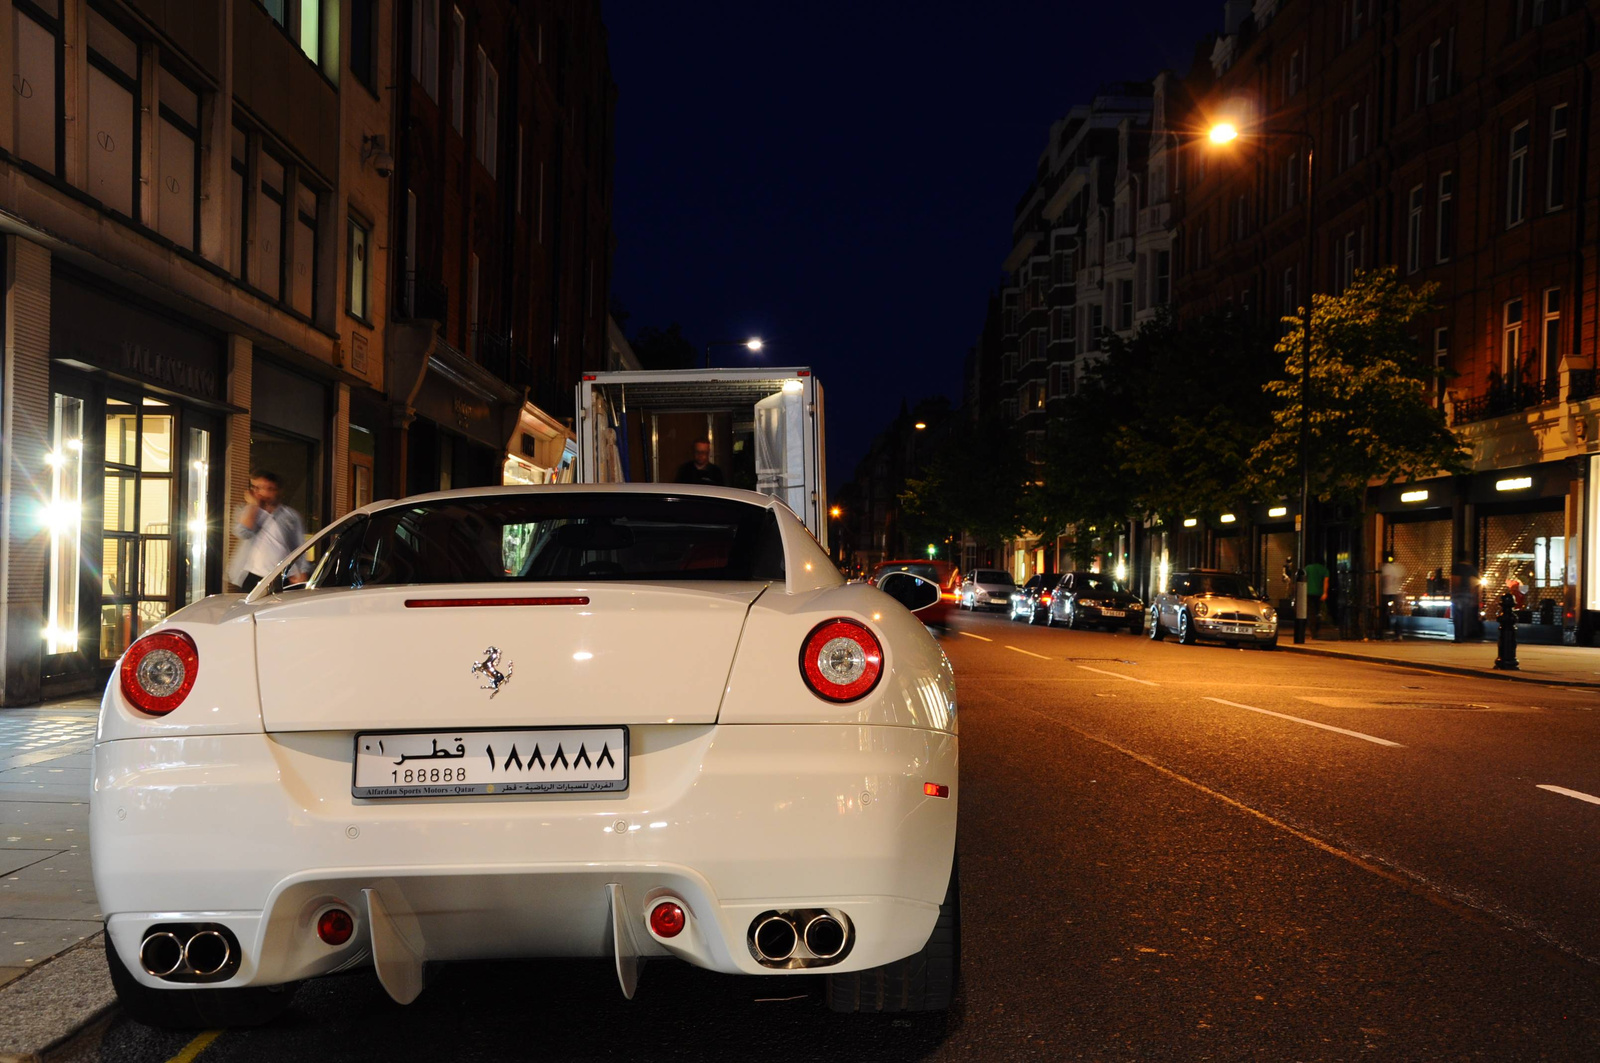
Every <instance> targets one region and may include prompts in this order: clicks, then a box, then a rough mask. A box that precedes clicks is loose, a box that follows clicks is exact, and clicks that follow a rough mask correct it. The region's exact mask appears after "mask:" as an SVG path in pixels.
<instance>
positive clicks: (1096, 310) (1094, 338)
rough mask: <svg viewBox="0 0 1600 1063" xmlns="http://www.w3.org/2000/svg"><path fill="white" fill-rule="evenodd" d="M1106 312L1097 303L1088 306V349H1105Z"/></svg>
mask: <svg viewBox="0 0 1600 1063" xmlns="http://www.w3.org/2000/svg"><path fill="white" fill-rule="evenodd" d="M1105 323H1106V312H1105V308H1104V307H1103V306H1101V305H1100V304H1099V303H1090V304H1089V349H1090V350H1091V351H1098V350H1102V349H1103V348H1104V347H1105V333H1106V324H1105Z"/></svg>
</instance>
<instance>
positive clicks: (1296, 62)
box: [1289, 48, 1303, 96]
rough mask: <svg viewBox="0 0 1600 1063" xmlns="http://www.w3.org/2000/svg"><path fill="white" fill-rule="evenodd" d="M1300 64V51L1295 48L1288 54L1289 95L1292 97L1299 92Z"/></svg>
mask: <svg viewBox="0 0 1600 1063" xmlns="http://www.w3.org/2000/svg"><path fill="white" fill-rule="evenodd" d="M1302 66H1303V64H1302V62H1301V60H1300V49H1298V48H1296V49H1295V50H1294V51H1292V52H1290V53H1289V95H1290V96H1293V95H1295V94H1296V93H1298V92H1299V91H1300V84H1301V79H1302Z"/></svg>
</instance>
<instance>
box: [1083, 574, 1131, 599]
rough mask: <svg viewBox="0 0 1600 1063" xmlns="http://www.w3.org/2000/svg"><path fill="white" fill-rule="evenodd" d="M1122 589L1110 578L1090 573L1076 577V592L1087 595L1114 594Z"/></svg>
mask: <svg viewBox="0 0 1600 1063" xmlns="http://www.w3.org/2000/svg"><path fill="white" fill-rule="evenodd" d="M1123 589H1124V588H1123V586H1122V584H1121V583H1119V582H1117V581H1116V580H1114V579H1112V578H1111V577H1110V576H1101V575H1097V574H1095V573H1093V572H1090V573H1086V574H1085V575H1083V576H1080V577H1078V590H1079V591H1081V592H1084V593H1087V594H1116V593H1119V592H1121V591H1122V590H1123Z"/></svg>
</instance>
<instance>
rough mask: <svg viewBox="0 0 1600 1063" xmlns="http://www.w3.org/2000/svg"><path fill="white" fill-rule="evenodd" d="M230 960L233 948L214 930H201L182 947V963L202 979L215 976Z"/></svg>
mask: <svg viewBox="0 0 1600 1063" xmlns="http://www.w3.org/2000/svg"><path fill="white" fill-rule="evenodd" d="M232 958H233V948H232V947H231V946H230V945H229V944H228V939H227V938H225V937H223V936H222V935H221V934H219V933H217V932H216V931H215V930H202V931H200V932H199V933H198V934H195V935H194V936H193V937H191V938H190V939H189V940H188V942H187V943H186V944H185V945H184V946H183V962H184V963H186V964H188V965H189V970H190V971H192V972H194V973H195V974H197V975H199V976H200V977H202V978H209V977H210V976H211V975H214V974H217V973H218V972H220V971H221V970H222V969H223V968H225V967H227V966H228V961H229V960H231V959H232Z"/></svg>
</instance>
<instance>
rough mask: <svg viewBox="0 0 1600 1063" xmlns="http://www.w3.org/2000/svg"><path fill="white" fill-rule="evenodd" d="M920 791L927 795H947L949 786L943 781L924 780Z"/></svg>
mask: <svg viewBox="0 0 1600 1063" xmlns="http://www.w3.org/2000/svg"><path fill="white" fill-rule="evenodd" d="M922 793H923V795H924V796H927V797H949V796H950V787H948V786H946V785H944V784H943V783H937V782H925V783H923V784H922Z"/></svg>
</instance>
